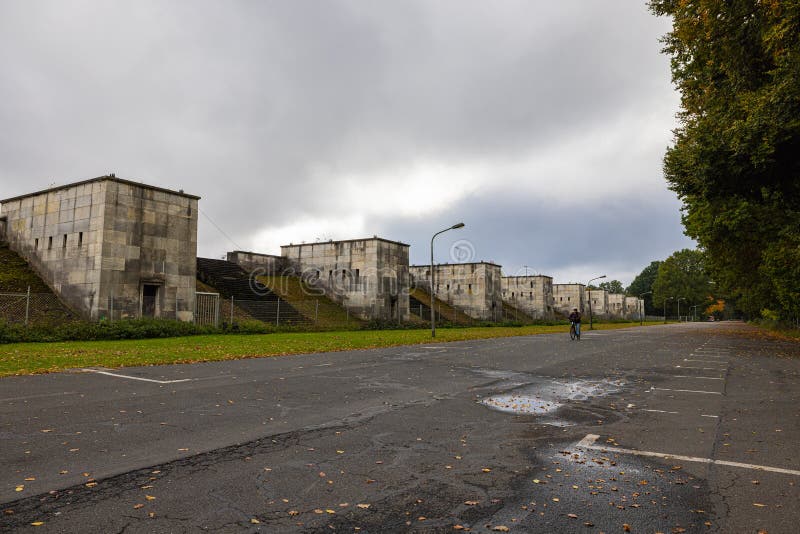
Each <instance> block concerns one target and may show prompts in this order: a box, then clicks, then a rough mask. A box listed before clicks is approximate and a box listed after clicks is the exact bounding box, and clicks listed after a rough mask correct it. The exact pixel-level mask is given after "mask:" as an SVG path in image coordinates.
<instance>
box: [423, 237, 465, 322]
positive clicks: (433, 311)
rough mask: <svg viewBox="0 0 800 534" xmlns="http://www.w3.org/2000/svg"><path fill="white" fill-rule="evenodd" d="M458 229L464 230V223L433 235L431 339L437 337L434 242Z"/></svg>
mask: <svg viewBox="0 0 800 534" xmlns="http://www.w3.org/2000/svg"><path fill="white" fill-rule="evenodd" d="M458 228H464V223H463V222H460V223H457V224H454V225H453V226H451V227H450V228H445V229H444V230H440V231H438V232H436V233H435V234H433V237H431V337H436V307H435V306H436V286H435V285H433V284H434V272H433V240H434V239H436V236H437V235H439V234H443V233H445V232H447V231H449V230H456V229H458Z"/></svg>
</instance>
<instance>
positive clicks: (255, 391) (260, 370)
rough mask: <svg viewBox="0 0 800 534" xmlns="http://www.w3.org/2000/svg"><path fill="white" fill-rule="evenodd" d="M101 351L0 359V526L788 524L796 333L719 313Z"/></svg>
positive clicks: (730, 527) (798, 407)
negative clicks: (155, 362)
mask: <svg viewBox="0 0 800 534" xmlns="http://www.w3.org/2000/svg"><path fill="white" fill-rule="evenodd" d="M187 342H188V341H187ZM109 371H110V372H112V373H115V374H117V375H122V376H112V375H108V374H99V373H96V372H90V371H76V372H71V373H58V374H49V375H38V376H27V377H12V378H4V379H0V443H1V444H2V446H1V447H0V465H2V469H1V470H0V502H1V503H2V504H0V513H2V515H0V531H3V532H6V531H8V532H10V531H14V532H28V531H31V532H103V533H107V532H125V533H137V532H202V531H210V532H331V531H336V532H354V531H356V532H426V533H427V532H431V533H432V532H458V531H470V532H506V531H507V532H546V533H551V532H553V533H560V532H587V533H599V532H606V533H611V532H626V531H630V532H648V533H654V532H664V533H673V532H719V533H729V532H736V533H739V532H742V533H744V532H753V533H757V532H760V531H763V532H768V533H770V534H776V533H794V532H796V531H797V528H796V525H797V524H798V522H800V508H799V507H798V506H797V503H798V502H800V491H799V490H798V484H800V380H798V378H799V377H800V344H798V343H791V342H786V341H779V340H774V339H768V338H764V337H761V336H758V335H757V332H756V331H755V330H754V329H752V328H750V327H747V326H745V325H742V324H738V323H699V324H684V325H665V326H654V327H647V328H630V329H624V330H615V331H594V332H591V331H588V330H587V331H585V332H584V336H583V339H582V340H581V341H580V342H571V341H570V340H569V338H568V337H567V335H566V332H565V333H564V334H563V335H541V336H531V337H517V338H502V339H494V340H484V341H470V342H458V343H447V344H436V343H432V344H429V345H415V346H405V347H395V348H389V349H379V350H367V351H352V352H338V353H324V354H308V355H297V356H285V357H272V358H260V359H248V360H240V361H230V362H215V363H205V364H193V365H176V366H159V367H140V368H125V369H116V370H109ZM137 379H138V380H137ZM142 379H144V380H142ZM181 380H184V381H181ZM178 381H180V382H178ZM764 468H769V469H773V470H765V469H764Z"/></svg>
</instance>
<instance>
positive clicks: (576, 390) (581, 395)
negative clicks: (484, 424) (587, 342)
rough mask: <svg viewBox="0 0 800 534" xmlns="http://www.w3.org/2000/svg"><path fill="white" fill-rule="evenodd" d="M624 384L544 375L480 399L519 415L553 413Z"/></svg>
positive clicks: (606, 380) (614, 389) (613, 390)
mask: <svg viewBox="0 0 800 534" xmlns="http://www.w3.org/2000/svg"><path fill="white" fill-rule="evenodd" d="M622 386H623V383H622V381H620V380H609V379H602V380H580V379H574V380H552V379H548V378H543V377H542V378H538V379H536V382H534V383H530V382H529V383H528V384H526V385H525V386H523V387H517V388H515V389H512V390H511V391H508V392H505V393H499V394H497V395H492V396H490V397H486V398H484V399H481V400H479V401H478V402H480V403H481V404H483V405H484V406H486V407H488V408H491V409H493V410H497V411H501V412H505V413H513V414H515V415H549V414H553V413H555V412H556V411H557V410H558V409H559V408H561V407H562V406H564V405H565V404H567V403H569V402H571V401H587V400H590V399H593V398H597V397H604V396H606V395H609V394H611V393H616V392H618V391H620V390H621V389H622ZM559 426H561V425H559Z"/></svg>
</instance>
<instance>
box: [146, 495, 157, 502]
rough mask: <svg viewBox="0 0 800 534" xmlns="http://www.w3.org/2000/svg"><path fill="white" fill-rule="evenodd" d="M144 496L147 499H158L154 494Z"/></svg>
mask: <svg viewBox="0 0 800 534" xmlns="http://www.w3.org/2000/svg"><path fill="white" fill-rule="evenodd" d="M144 498H145V499H147V500H148V501H154V500H156V498H155V497H153V496H152V495H145V496H144Z"/></svg>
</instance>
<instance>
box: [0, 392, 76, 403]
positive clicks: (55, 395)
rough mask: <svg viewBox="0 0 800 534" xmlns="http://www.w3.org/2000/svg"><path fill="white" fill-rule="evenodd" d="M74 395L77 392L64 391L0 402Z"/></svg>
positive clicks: (10, 398) (9, 398)
mask: <svg viewBox="0 0 800 534" xmlns="http://www.w3.org/2000/svg"><path fill="white" fill-rule="evenodd" d="M75 394H77V391H64V392H63V393H42V394H41V395H28V396H26V397H7V398H5V399H0V402H14V401H24V400H29V399H41V398H43V397H59V396H61V395H75Z"/></svg>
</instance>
